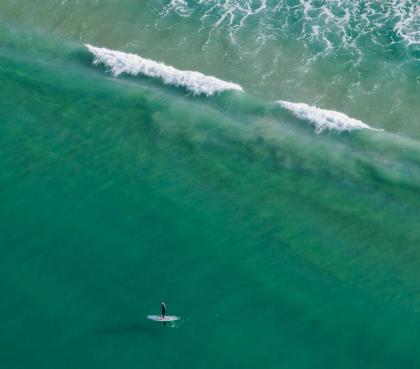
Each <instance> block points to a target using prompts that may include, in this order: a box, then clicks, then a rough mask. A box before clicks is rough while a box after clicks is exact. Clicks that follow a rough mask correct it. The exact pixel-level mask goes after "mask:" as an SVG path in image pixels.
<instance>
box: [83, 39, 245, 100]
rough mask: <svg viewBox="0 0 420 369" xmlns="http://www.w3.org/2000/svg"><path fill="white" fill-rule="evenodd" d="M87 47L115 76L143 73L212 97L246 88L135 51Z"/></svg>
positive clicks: (95, 61)
mask: <svg viewBox="0 0 420 369" xmlns="http://www.w3.org/2000/svg"><path fill="white" fill-rule="evenodd" d="M85 46H86V47H87V49H88V50H89V51H90V52H91V53H92V54H93V55H94V56H95V59H94V61H93V63H94V64H95V65H104V66H105V67H106V68H108V69H109V71H110V72H111V73H112V75H113V76H115V77H117V76H119V75H120V74H122V73H126V74H130V75H134V76H137V75H139V74H140V75H144V76H147V77H152V78H159V79H160V80H162V81H163V83H164V84H166V85H172V86H175V87H184V88H185V89H187V90H188V91H189V92H191V93H192V94H193V95H206V96H211V95H214V94H216V93H221V92H223V91H226V90H237V91H243V89H242V87H241V86H239V85H238V84H236V83H233V82H226V81H223V80H221V79H218V78H216V77H212V76H206V75H204V74H202V73H199V72H194V71H182V70H178V69H176V68H174V67H171V66H169V65H165V64H163V63H159V62H156V61H153V60H149V59H145V58H142V57H141V56H138V55H135V54H128V53H124V52H121V51H115V50H109V49H106V48H103V47H95V46H92V45H89V44H86V45H85Z"/></svg>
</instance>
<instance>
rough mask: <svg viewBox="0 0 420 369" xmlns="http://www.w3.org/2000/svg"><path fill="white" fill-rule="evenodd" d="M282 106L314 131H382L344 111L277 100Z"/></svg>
mask: <svg viewBox="0 0 420 369" xmlns="http://www.w3.org/2000/svg"><path fill="white" fill-rule="evenodd" d="M277 103H278V104H280V105H281V106H282V107H283V108H285V109H287V110H289V111H291V112H292V113H293V114H294V115H295V116H296V117H298V118H299V119H303V120H307V121H309V122H310V123H312V124H313V125H314V126H315V132H316V133H321V132H322V131H323V130H325V129H329V130H334V131H338V132H342V131H353V130H355V129H370V130H373V131H383V129H376V128H372V127H370V126H368V125H367V124H365V123H363V122H362V121H361V120H358V119H354V118H350V117H349V116H347V115H346V114H344V113H340V112H338V111H334V110H326V109H319V108H317V107H314V106H310V105H307V104H304V103H292V102H289V101H282V100H279V101H277Z"/></svg>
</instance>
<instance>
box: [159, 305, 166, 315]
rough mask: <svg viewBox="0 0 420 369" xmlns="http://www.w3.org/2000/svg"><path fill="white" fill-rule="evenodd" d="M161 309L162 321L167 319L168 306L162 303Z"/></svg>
mask: <svg viewBox="0 0 420 369" xmlns="http://www.w3.org/2000/svg"><path fill="white" fill-rule="evenodd" d="M160 309H161V311H162V319H165V315H166V305H165V303H164V302H163V301H162V303H161V304H160Z"/></svg>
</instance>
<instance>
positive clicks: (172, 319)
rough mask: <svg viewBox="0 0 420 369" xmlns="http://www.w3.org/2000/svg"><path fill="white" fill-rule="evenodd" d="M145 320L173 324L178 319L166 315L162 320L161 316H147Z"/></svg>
mask: <svg viewBox="0 0 420 369" xmlns="http://www.w3.org/2000/svg"><path fill="white" fill-rule="evenodd" d="M147 319H150V320H154V321H155V322H174V321H175V320H178V319H179V317H178V316H175V315H166V316H165V318H162V315H148V316H147Z"/></svg>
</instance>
